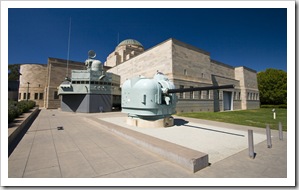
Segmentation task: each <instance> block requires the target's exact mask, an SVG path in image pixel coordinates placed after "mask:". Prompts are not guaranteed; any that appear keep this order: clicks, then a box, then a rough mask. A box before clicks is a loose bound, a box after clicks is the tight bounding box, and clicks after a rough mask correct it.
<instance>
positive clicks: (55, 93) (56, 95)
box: [54, 91, 59, 100]
mask: <svg viewBox="0 0 299 190" xmlns="http://www.w3.org/2000/svg"><path fill="white" fill-rule="evenodd" d="M54 99H55V100H57V99H59V96H58V92H57V91H55V92H54Z"/></svg>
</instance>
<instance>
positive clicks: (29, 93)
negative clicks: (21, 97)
mask: <svg viewBox="0 0 299 190" xmlns="http://www.w3.org/2000/svg"><path fill="white" fill-rule="evenodd" d="M27 96H28V97H27V99H28V100H29V99H30V92H29V93H28V94H27Z"/></svg>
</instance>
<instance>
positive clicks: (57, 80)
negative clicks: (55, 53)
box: [44, 58, 86, 109]
mask: <svg viewBox="0 0 299 190" xmlns="http://www.w3.org/2000/svg"><path fill="white" fill-rule="evenodd" d="M67 69H68V70H67ZM81 69H86V66H85V64H84V63H82V62H76V61H69V62H68V67H67V60H64V59H58V58H49V59H48V65H47V74H48V77H47V81H46V86H45V105H44V107H45V108H48V109H55V108H59V107H60V101H61V100H60V97H59V96H58V95H57V93H58V86H59V85H60V84H61V83H62V82H63V81H64V79H65V77H66V76H68V77H69V78H70V76H71V70H81ZM67 71H68V72H67Z"/></svg>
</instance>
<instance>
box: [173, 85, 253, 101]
mask: <svg viewBox="0 0 299 190" xmlns="http://www.w3.org/2000/svg"><path fill="white" fill-rule="evenodd" d="M183 88H184V86H183V85H180V89H183ZM189 88H193V86H190V87H189ZM217 92H218V98H219V100H221V99H223V98H222V93H220V91H219V90H217ZM189 93H190V94H189V99H195V98H196V97H195V93H198V94H197V95H198V96H197V98H198V99H206V100H209V99H213V90H201V91H197V92H194V91H193V92H189ZM179 98H180V99H187V98H188V97H186V92H181V93H180V95H179ZM233 100H241V92H233ZM247 100H259V94H258V93H247Z"/></svg>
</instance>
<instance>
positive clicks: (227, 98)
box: [223, 91, 233, 111]
mask: <svg viewBox="0 0 299 190" xmlns="http://www.w3.org/2000/svg"><path fill="white" fill-rule="evenodd" d="M232 104H233V101H232V92H228V91H223V110H224V111H227V110H232V107H233V106H232Z"/></svg>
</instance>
